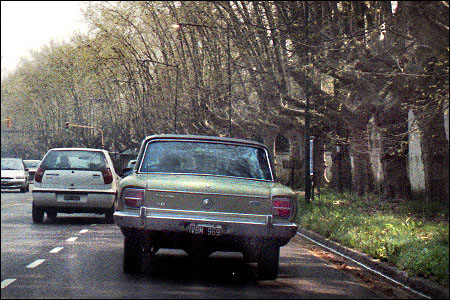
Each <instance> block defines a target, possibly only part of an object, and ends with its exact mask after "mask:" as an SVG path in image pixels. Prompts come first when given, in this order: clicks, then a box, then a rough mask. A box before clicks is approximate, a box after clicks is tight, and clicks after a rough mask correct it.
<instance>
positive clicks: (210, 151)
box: [139, 141, 273, 180]
mask: <svg viewBox="0 0 450 300" xmlns="http://www.w3.org/2000/svg"><path fill="white" fill-rule="evenodd" d="M139 172H141V173H181V174H202V175H217V176H232V177H242V178H251V179H262V180H273V177H272V173H271V169H270V164H269V160H268V157H267V153H266V151H265V150H264V149H262V148H257V147H250V146H243V145H235V144H225V143H210V142H188V141H150V142H149V143H148V144H147V146H146V150H145V155H144V159H143V162H142V164H141V166H140V169H139Z"/></svg>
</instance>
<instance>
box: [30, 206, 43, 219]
mask: <svg viewBox="0 0 450 300" xmlns="http://www.w3.org/2000/svg"><path fill="white" fill-rule="evenodd" d="M31 214H32V216H33V222H34V223H42V221H44V210H43V209H41V208H37V207H36V206H35V205H34V203H33V208H32V213H31Z"/></svg>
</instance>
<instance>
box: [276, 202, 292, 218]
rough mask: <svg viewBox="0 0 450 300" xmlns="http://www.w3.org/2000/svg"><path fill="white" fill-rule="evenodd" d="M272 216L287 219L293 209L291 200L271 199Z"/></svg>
mask: <svg viewBox="0 0 450 300" xmlns="http://www.w3.org/2000/svg"><path fill="white" fill-rule="evenodd" d="M272 207H273V216H274V217H279V218H283V219H288V218H289V217H290V216H291V214H292V211H293V209H294V207H293V205H292V199H290V198H288V197H274V198H273V199H272Z"/></svg>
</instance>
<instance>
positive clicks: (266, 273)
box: [257, 244, 280, 280]
mask: <svg viewBox="0 0 450 300" xmlns="http://www.w3.org/2000/svg"><path fill="white" fill-rule="evenodd" d="M279 259H280V247H278V246H276V245H272V244H269V245H266V246H264V247H262V248H261V252H260V254H259V258H258V262H257V272H258V279H260V280H274V279H276V278H277V277H278V265H279Z"/></svg>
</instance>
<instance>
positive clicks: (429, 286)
mask: <svg viewBox="0 0 450 300" xmlns="http://www.w3.org/2000/svg"><path fill="white" fill-rule="evenodd" d="M298 232H299V233H301V234H303V235H305V236H307V237H310V238H311V239H313V240H316V241H317V242H319V243H321V244H323V245H325V246H327V247H329V248H331V249H333V250H335V251H338V252H340V253H342V254H344V255H346V256H348V257H350V258H352V259H354V260H356V261H358V262H361V263H362V264H364V265H366V266H368V267H370V268H372V269H373V270H376V271H378V272H380V273H382V274H385V275H386V276H389V277H391V278H392V279H395V280H396V281H398V282H400V283H402V284H404V285H406V286H408V287H410V288H412V289H414V290H416V291H418V292H421V293H423V294H425V295H427V296H429V297H431V298H433V299H449V291H448V289H447V288H445V287H442V286H440V285H438V284H436V283H434V282H431V281H429V280H426V279H424V278H419V277H415V276H409V275H408V274H407V273H406V272H405V271H402V270H399V269H397V268H395V267H393V266H391V265H389V264H387V263H385V262H382V261H379V260H375V259H373V258H371V257H370V256H368V255H367V254H364V253H361V252H358V251H356V250H353V249H351V248H348V247H345V246H343V245H340V244H339V243H336V242H334V241H331V240H329V239H327V238H324V237H322V236H321V235H319V234H317V233H315V232H313V231H310V230H306V229H302V228H299V229H298Z"/></svg>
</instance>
